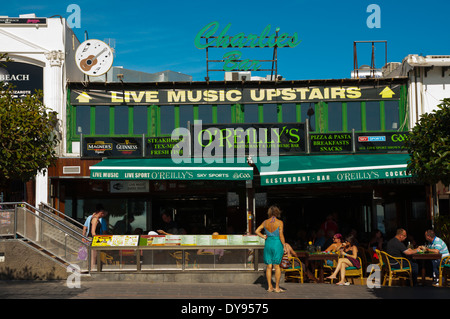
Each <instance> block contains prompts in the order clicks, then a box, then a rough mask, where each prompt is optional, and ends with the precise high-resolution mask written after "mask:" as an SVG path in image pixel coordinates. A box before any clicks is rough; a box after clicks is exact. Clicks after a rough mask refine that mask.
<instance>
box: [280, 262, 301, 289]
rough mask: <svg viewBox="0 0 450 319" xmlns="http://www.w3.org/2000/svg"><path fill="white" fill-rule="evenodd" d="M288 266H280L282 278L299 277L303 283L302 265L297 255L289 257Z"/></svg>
mask: <svg viewBox="0 0 450 319" xmlns="http://www.w3.org/2000/svg"><path fill="white" fill-rule="evenodd" d="M289 262H290V264H291V265H290V268H281V271H282V272H284V279H285V280H287V279H291V278H295V279H300V282H301V283H303V278H304V272H303V266H302V262H301V261H300V259H298V258H297V257H289Z"/></svg>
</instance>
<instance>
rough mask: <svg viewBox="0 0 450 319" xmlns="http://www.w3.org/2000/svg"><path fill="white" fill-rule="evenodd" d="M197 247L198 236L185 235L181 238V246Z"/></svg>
mask: <svg viewBox="0 0 450 319" xmlns="http://www.w3.org/2000/svg"><path fill="white" fill-rule="evenodd" d="M195 245H197V236H195V235H183V236H181V246H195Z"/></svg>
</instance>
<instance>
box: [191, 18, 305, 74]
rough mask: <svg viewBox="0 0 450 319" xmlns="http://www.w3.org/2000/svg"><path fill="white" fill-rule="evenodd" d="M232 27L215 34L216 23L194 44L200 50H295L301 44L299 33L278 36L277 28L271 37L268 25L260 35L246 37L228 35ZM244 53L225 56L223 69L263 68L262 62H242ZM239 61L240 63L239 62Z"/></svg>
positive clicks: (204, 31) (200, 32)
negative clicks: (209, 48) (284, 48)
mask: <svg viewBox="0 0 450 319" xmlns="http://www.w3.org/2000/svg"><path fill="white" fill-rule="evenodd" d="M230 27H231V23H229V24H227V26H226V27H225V28H224V29H223V30H222V31H221V32H220V33H219V35H217V36H214V34H215V33H216V32H217V30H218V29H219V22H217V21H214V22H211V23H209V24H207V25H206V26H205V27H203V28H202V29H201V30H200V31H199V32H198V33H197V35H196V36H195V40H194V44H195V46H196V47H197V48H198V49H206V48H208V47H211V48H230V47H231V48H239V49H242V48H266V47H267V48H274V47H277V48H283V47H289V48H294V47H296V46H297V45H299V44H300V42H301V40H299V39H298V35H297V32H295V33H294V34H293V35H292V36H289V35H288V34H287V33H281V34H280V35H278V31H280V28H276V29H275V32H276V33H273V34H272V35H270V36H269V33H270V29H271V26H270V24H269V25H267V26H266V27H265V28H264V30H263V31H262V32H261V34H260V35H256V34H249V35H248V36H246V35H245V34H244V33H243V32H240V33H238V34H236V35H235V36H229V35H226V34H227V32H228V30H229V29H230ZM201 39H206V40H205V42H206V43H202V41H201ZM241 56H242V53H241V52H240V51H239V50H233V51H230V52H228V53H225V54H224V55H223V59H224V61H225V63H224V66H223V69H224V71H232V70H238V71H248V70H252V71H257V70H258V69H260V68H261V61H258V60H249V59H244V60H240V58H241ZM237 60H239V61H237Z"/></svg>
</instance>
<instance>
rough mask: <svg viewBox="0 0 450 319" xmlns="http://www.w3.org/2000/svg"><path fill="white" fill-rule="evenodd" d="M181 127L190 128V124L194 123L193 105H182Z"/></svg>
mask: <svg viewBox="0 0 450 319" xmlns="http://www.w3.org/2000/svg"><path fill="white" fill-rule="evenodd" d="M178 108H179V112H180V113H179V114H180V127H186V128H187V127H188V123H191V124H192V123H194V106H192V105H180V106H179V107H178Z"/></svg>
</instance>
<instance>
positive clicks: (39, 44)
mask: <svg viewBox="0 0 450 319" xmlns="http://www.w3.org/2000/svg"><path fill="white" fill-rule="evenodd" d="M79 44H80V42H79V40H78V39H77V37H76V36H75V34H74V32H73V30H72V29H71V28H70V27H69V26H68V24H67V21H66V20H65V19H63V18H36V17H35V16H34V15H25V16H20V17H19V18H9V17H0V52H1V53H7V54H8V56H9V57H10V58H11V59H12V60H13V62H14V63H16V64H21V65H22V68H25V69H26V66H27V65H29V66H30V68H33V67H36V66H37V67H39V68H42V79H39V80H41V81H42V87H38V88H37V89H42V91H43V100H44V105H45V106H46V107H47V108H48V109H50V110H52V111H54V112H57V114H58V119H59V126H60V127H59V130H60V132H61V143H60V146H59V148H58V150H57V154H58V156H64V155H65V150H66V145H65V137H64V136H65V135H64V134H65V133H64V132H65V129H64V128H65V127H66V102H65V101H66V99H67V89H66V83H67V81H82V80H83V74H82V73H81V71H79V69H78V68H77V66H76V64H75V58H74V56H75V50H76V48H77V47H78V45H79ZM6 72H8V68H6ZM69 74H70V76H69ZM8 78H9V79H19V77H17V76H16V77H15V76H12V75H8ZM26 78H27V77H23V79H26ZM11 82H12V84H14V85H16V83H15V82H14V81H11ZM31 93H34V92H31ZM48 185H49V184H48V177H47V176H46V175H45V174H39V175H38V176H36V182H35V190H34V197H35V198H34V199H32V198H27V200H28V201H29V202H32V201H34V202H35V204H39V203H40V202H44V203H47V201H48V190H49V186H48Z"/></svg>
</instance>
